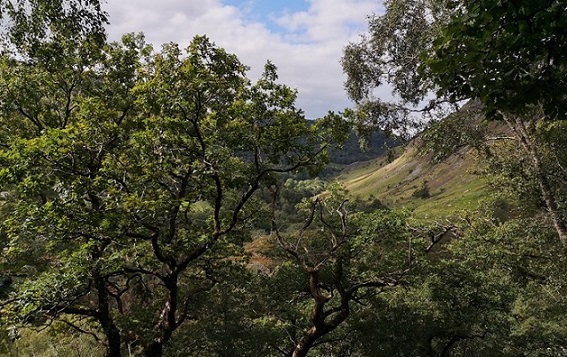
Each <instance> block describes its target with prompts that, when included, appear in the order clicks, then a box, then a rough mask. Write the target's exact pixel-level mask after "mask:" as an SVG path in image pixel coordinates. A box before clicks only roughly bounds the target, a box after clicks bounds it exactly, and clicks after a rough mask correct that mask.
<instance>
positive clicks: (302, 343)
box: [291, 327, 323, 357]
mask: <svg viewBox="0 0 567 357" xmlns="http://www.w3.org/2000/svg"><path fill="white" fill-rule="evenodd" d="M322 335H323V334H321V333H319V332H318V331H317V328H316V327H311V328H310V329H309V331H307V332H306V333H305V335H303V337H301V339H300V340H299V341H298V342H297V344H296V345H295V347H294V348H293V353H292V354H291V356H292V357H305V356H307V353H308V352H309V350H310V349H311V347H313V344H314V343H315V341H316V340H317V339H318V338H319V337H321V336H322Z"/></svg>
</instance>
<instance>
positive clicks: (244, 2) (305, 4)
mask: <svg viewBox="0 0 567 357" xmlns="http://www.w3.org/2000/svg"><path fill="white" fill-rule="evenodd" d="M222 2H223V4H225V5H230V6H234V7H237V8H239V9H240V10H241V11H242V13H243V14H244V16H245V19H246V20H247V21H254V22H260V23H262V24H264V25H265V26H266V28H267V29H268V30H270V31H271V32H273V33H280V34H285V33H287V31H286V30H285V29H283V28H282V27H280V26H279V25H278V24H277V23H275V22H274V21H273V19H274V18H276V17H279V16H281V15H284V14H293V13H296V12H300V11H307V10H309V6H310V4H309V1H308V0H286V1H282V0H222Z"/></svg>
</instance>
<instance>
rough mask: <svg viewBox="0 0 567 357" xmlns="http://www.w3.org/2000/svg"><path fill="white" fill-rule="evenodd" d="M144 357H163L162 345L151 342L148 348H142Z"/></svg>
mask: <svg viewBox="0 0 567 357" xmlns="http://www.w3.org/2000/svg"><path fill="white" fill-rule="evenodd" d="M143 355H144V357H162V356H163V343H160V342H152V343H151V344H150V345H149V346H147V347H146V348H144V352H143Z"/></svg>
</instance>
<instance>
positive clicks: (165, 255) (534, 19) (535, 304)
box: [0, 0, 567, 357]
mask: <svg viewBox="0 0 567 357" xmlns="http://www.w3.org/2000/svg"><path fill="white" fill-rule="evenodd" d="M566 8H567V3H566V2H565V1H564V0H550V1H544V2H516V1H496V0H481V1H468V0H458V1H444V0H440V1H430V0H418V1H413V0H390V1H386V2H385V12H384V13H383V14H380V15H373V16H371V17H370V22H369V32H368V34H367V35H366V36H365V37H363V38H362V39H361V41H360V42H358V43H352V44H349V45H348V46H347V47H346V48H345V52H344V57H343V59H342V63H343V66H344V69H345V73H346V74H347V76H348V79H347V82H346V90H347V92H348V94H349V95H350V97H351V98H352V99H353V101H354V103H355V106H356V107H355V108H352V109H348V110H345V112H344V113H338V114H336V113H329V114H328V115H327V116H325V117H324V118H320V119H318V120H315V121H313V122H310V121H307V120H306V119H305V118H304V115H303V112H302V110H301V109H300V108H297V107H296V104H295V101H296V97H297V92H296V91H295V90H293V89H292V88H290V87H289V86H287V85H285V84H282V83H280V81H279V80H278V75H277V67H276V65H275V64H274V62H271V61H269V60H268V61H267V62H266V64H265V67H264V72H263V74H262V75H261V76H260V77H259V78H258V79H256V80H251V79H250V78H248V75H247V71H248V67H247V66H246V65H245V64H244V63H242V62H241V61H240V60H239V59H238V57H237V56H236V55H235V54H231V53H229V52H227V51H226V50H224V49H223V48H221V47H219V46H217V45H216V44H215V43H214V42H213V41H212V40H211V39H209V38H208V37H207V36H195V37H194V38H193V39H192V41H191V42H190V44H189V46H188V47H187V48H184V49H183V48H180V46H178V45H177V44H175V43H169V44H165V45H163V46H162V47H161V48H160V49H159V50H155V49H154V48H153V47H152V46H151V45H149V44H147V43H146V41H145V38H144V36H143V35H142V34H126V35H124V36H123V37H122V39H121V40H120V41H117V42H109V41H108V40H107V38H106V33H105V26H106V24H107V20H108V16H107V14H106V13H105V12H104V11H103V8H102V7H101V4H100V3H99V2H98V1H93V0H89V1H83V0H68V1H63V0H60V1H44V0H15V1H8V2H0V16H1V17H0V20H1V21H2V27H1V28H2V31H3V32H2V50H1V53H0V192H1V194H0V215H1V218H0V222H1V223H0V249H1V251H0V268H1V270H0V321H1V330H0V353H2V354H3V355H6V356H19V355H22V354H27V355H35V354H41V355H44V356H48V355H49V356H50V355H53V354H54V353H55V354H67V355H81V354H82V353H87V351H88V353H90V354H91V355H96V356H108V357H119V356H145V357H159V356H292V357H300V356H308V355H309V356H376V355H379V356H382V355H383V356H391V355H399V356H476V355H489V356H501V355H502V356H519V355H521V356H527V355H538V356H545V355H549V356H560V355H565V354H567V353H566V346H567V341H566V336H567V331H566V327H565V326H567V325H566V324H565V316H566V314H565V309H566V306H567V305H566V304H567V301H566V296H567V294H566V292H567V281H566V280H565V279H566V278H565V277H566V276H567V275H566V274H565V273H566V271H565V269H566V266H567V265H566V264H565V261H566V256H565V247H567V228H566V227H567V226H566V217H567V212H566V210H565V207H567V205H566V203H567V192H566V191H565V182H566V180H567V173H566V171H565V169H564V168H565V167H566V165H567V162H565V160H566V158H567V144H566V143H567V137H566V136H565V135H566V134H565V133H566V132H567V131H565V123H564V122H563V119H565V99H566V98H565V97H566V95H567V90H566V89H567V88H565V83H566V82H565V81H566V80H567V76H566V70H565V58H566V56H567V53H566V48H565V46H566V45H565V44H566V43H567V42H566V41H565V34H566V33H567V31H565V30H566V29H565V27H566V26H567V23H566V21H567V20H566V19H565V16H564V12H565V10H566ZM384 84H386V85H388V86H390V88H392V89H393V91H394V92H395V93H396V95H397V96H396V99H395V100H394V101H386V100H384V99H382V98H375V97H374V93H376V92H375V89H376V87H377V86H381V85H384ZM465 101H468V103H470V104H469V105H470V106H472V107H474V108H479V110H480V112H481V113H482V117H484V118H488V119H496V120H500V121H502V122H503V123H504V125H506V126H507V127H508V131H507V135H505V136H502V137H500V138H488V140H484V139H487V138H485V137H482V140H480V139H479V136H478V135H476V133H473V132H470V131H471V130H473V129H474V125H467V124H470V122H467V121H468V120H470V119H471V118H470V117H469V116H467V115H466V114H465V113H464V112H459V113H457V114H456V115H455V116H452V117H450V118H449V120H447V121H439V122H438V123H435V124H434V125H431V127H430V128H428V129H427V130H428V131H426V132H425V133H424V134H422V136H421V137H420V140H430V141H431V143H430V145H429V146H428V147H429V148H435V147H436V145H437V144H436V143H438V141H439V140H441V141H443V142H444V143H445V144H448V145H449V146H451V147H453V146H454V147H462V145H471V143H470V142H468V141H467V140H469V138H474V139H475V140H476V141H477V145H476V147H477V149H480V150H478V152H477V154H478V155H479V158H480V160H482V161H483V162H484V163H485V164H486V166H485V167H484V169H485V171H484V174H486V175H488V176H490V177H491V180H492V181H491V182H492V183H493V185H494V187H495V190H496V191H493V192H498V193H499V194H494V195H492V196H489V197H485V198H484V201H483V202H484V203H483V204H482V205H481V206H480V208H479V209H476V210H474V211H465V212H455V213H454V215H453V216H451V217H449V218H447V219H446V220H443V221H429V220H424V219H416V218H415V217H414V216H413V215H412V212H411V211H410V210H407V209H403V208H399V207H395V208H389V207H386V206H385V205H383V204H382V203H381V202H380V201H379V200H377V199H375V198H372V197H353V196H352V195H351V194H350V193H349V192H348V191H346V190H345V189H344V187H343V186H342V185H341V184H340V183H339V182H332V181H327V180H326V177H317V175H319V174H320V173H321V172H322V170H324V169H326V168H328V165H329V162H330V154H331V153H336V152H337V150H340V149H341V148H342V145H343V144H344V143H345V142H346V141H347V139H348V138H349V135H350V134H351V129H352V125H353V124H354V125H355V126H356V127H357V129H358V131H359V133H360V134H364V133H365V130H369V129H370V130H376V129H381V130H384V131H385V132H390V133H392V132H393V133H396V132H398V131H400V130H402V129H403V128H405V126H406V125H408V124H411V122H412V121H413V120H414V119H416V118H417V116H416V115H419V114H423V113H425V114H426V115H429V118H430V119H431V118H432V119H439V118H440V117H441V116H444V115H445V114H446V113H448V112H451V111H452V110H454V109H455V108H458V107H460V106H461V105H462V104H463V103H464V102H465ZM428 124H433V121H431V122H428ZM464 131H466V133H464V134H463V132H464ZM508 134H509V135H508ZM499 139H502V140H499ZM436 140H438V141H437V142H436ZM481 141H482V142H483V143H484V144H479V142H481ZM392 155H393V154H392ZM393 159H394V158H392V157H388V160H389V161H392V160H393ZM337 164H338V163H336V162H335V163H333V165H337ZM392 184H395V183H392ZM426 189H427V186H426V184H425V183H424V184H423V187H422V190H424V191H423V192H425V190H426ZM416 192H418V191H416ZM416 196H419V197H417V198H416V199H421V200H425V199H428V198H429V191H427V195H425V194H419V195H416ZM487 196H488V195H487ZM503 207H504V208H506V209H504V208H503ZM54 341H56V343H55V342H54ZM53 351H55V352H53Z"/></svg>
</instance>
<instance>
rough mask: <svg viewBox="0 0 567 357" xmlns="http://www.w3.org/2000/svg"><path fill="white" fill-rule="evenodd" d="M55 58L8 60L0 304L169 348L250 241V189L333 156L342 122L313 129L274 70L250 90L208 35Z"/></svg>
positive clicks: (39, 55) (0, 155)
mask: <svg viewBox="0 0 567 357" xmlns="http://www.w3.org/2000/svg"><path fill="white" fill-rule="evenodd" d="M61 53H62V54H64V56H63V57H55V58H52V57H50V54H49V52H48V51H47V52H43V51H39V52H34V53H33V55H34V56H36V57H33V58H32V60H30V61H24V60H22V59H17V58H12V57H10V56H9V55H8V54H5V55H4V56H3V58H2V65H1V69H0V70H1V71H2V76H1V78H2V79H1V80H2V82H3V83H2V88H6V89H5V90H4V91H2V93H1V97H0V103H1V104H2V108H1V109H2V116H1V119H2V123H1V125H2V128H3V131H2V133H3V134H2V139H1V145H2V150H1V152H0V160H1V161H2V167H3V168H2V170H1V172H0V181H1V185H2V190H3V191H4V192H5V197H4V202H3V204H2V210H3V212H2V213H3V217H4V222H3V224H2V234H3V235H4V236H5V237H6V239H7V241H8V243H7V246H8V247H9V249H8V250H7V253H6V254H5V255H4V256H3V257H2V259H3V265H4V267H5V269H6V270H7V271H10V272H11V273H12V275H14V276H18V279H17V281H15V282H14V291H13V292H12V293H11V295H10V297H9V299H8V300H7V301H5V304H4V311H11V312H13V313H14V314H15V315H16V316H18V317H19V318H20V319H21V320H20V322H22V323H27V324H43V323H47V322H49V321H50V320H52V319H58V320H61V321H64V322H65V323H67V324H68V325H70V326H73V327H75V328H76V329H78V330H80V331H83V332H87V333H89V334H91V335H92V336H93V337H95V338H96V339H98V340H100V341H103V342H104V343H105V345H106V348H107V355H108V356H120V355H121V354H122V351H123V350H124V348H125V347H126V345H128V346H130V347H134V348H137V349H139V350H140V353H141V354H142V355H145V356H160V355H162V354H163V350H164V347H165V346H166V345H167V344H168V343H169V341H170V340H171V338H172V336H173V335H174V334H175V332H176V331H177V330H178V329H179V328H180V327H181V326H183V325H184V324H185V323H186V322H187V321H188V320H190V319H199V318H200V316H194V315H193V314H192V312H194V311H196V310H195V309H193V306H192V304H193V303H194V302H195V301H196V300H199V299H200V296H201V295H203V294H207V293H208V292H209V291H211V289H213V288H214V286H215V285H217V284H218V283H219V281H220V275H219V274H221V273H220V272H221V271H222V270H223V269H227V267H226V266H227V264H228V265H230V264H229V263H230V262H231V260H230V259H228V257H230V256H231V255H232V254H236V253H234V252H235V249H236V248H237V247H238V246H240V244H241V242H242V241H243V240H245V239H247V234H246V225H247V224H248V222H250V221H251V220H252V219H253V218H254V216H255V213H256V211H257V205H256V204H255V201H256V198H255V197H256V193H257V192H258V191H259V190H260V188H261V187H263V186H264V185H266V184H270V183H271V182H272V181H273V179H274V177H275V176H277V175H278V174H280V173H287V172H295V171H297V170H300V169H303V168H309V169H313V170H316V169H317V168H318V167H319V166H320V165H321V164H322V163H323V162H325V160H326V159H325V157H326V155H325V152H326V150H327V149H328V144H326V142H328V141H329V140H330V136H331V134H332V133H331V132H333V131H334V128H333V126H332V122H333V121H334V119H333V118H331V117H329V118H328V119H326V120H321V121H319V122H318V123H317V124H316V125H308V123H307V121H306V120H305V119H304V117H303V115H302V112H301V111H300V110H298V109H296V108H295V107H294V101H295V97H296V94H295V91H293V90H291V89H290V88H288V87H286V86H285V85H281V84H278V83H277V82H276V80H277V74H276V67H275V66H274V65H273V64H271V63H269V62H268V64H267V65H266V68H265V73H264V75H263V76H262V77H261V78H260V79H259V80H258V81H257V82H256V83H254V84H252V83H250V81H249V80H248V79H247V78H246V77H245V71H246V67H245V66H244V65H243V64H242V63H240V62H239V61H238V59H237V58H236V56H234V55H232V54H228V53H226V52H225V51H224V50H222V49H220V48H218V47H216V46H215V45H214V44H213V43H211V42H210V41H209V40H208V39H207V38H206V37H196V38H195V39H193V41H192V42H191V45H190V46H189V47H188V48H187V50H186V52H185V53H184V52H183V51H181V50H180V49H179V48H178V47H177V45H175V44H168V45H165V46H164V47H163V49H162V51H161V52H159V53H151V48H149V47H148V46H147V45H145V43H144V41H143V37H141V36H135V35H128V36H126V37H124V38H123V40H122V42H121V43H116V44H108V45H104V46H101V47H96V46H95V47H92V46H91V43H90V42H88V41H86V42H84V47H80V46H79V47H75V46H74V45H73V46H71V47H68V48H65V50H64V51H62V52H61ZM335 119H336V118H335ZM327 129H329V130H327ZM227 259H228V261H227ZM79 321H80V323H78V322H79ZM101 334H102V336H101Z"/></svg>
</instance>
